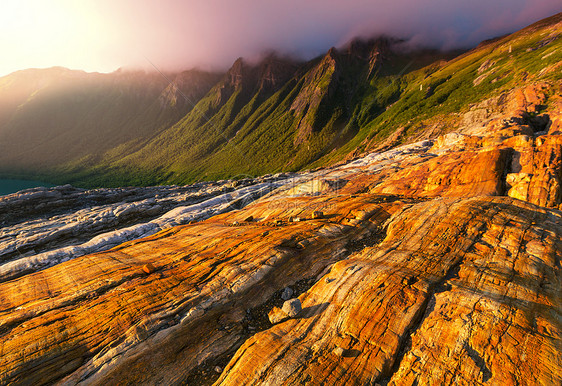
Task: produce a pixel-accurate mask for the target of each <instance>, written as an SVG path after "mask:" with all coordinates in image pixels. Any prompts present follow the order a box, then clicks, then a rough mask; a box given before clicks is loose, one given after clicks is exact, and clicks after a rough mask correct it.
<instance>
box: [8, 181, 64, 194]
mask: <svg viewBox="0 0 562 386" xmlns="http://www.w3.org/2000/svg"><path fill="white" fill-rule="evenodd" d="M38 186H44V187H51V186H53V185H51V184H47V183H45V182H41V181H31V180H3V179H0V196H4V195H6V194H10V193H15V192H18V191H20V190H23V189H30V188H36V187H38Z"/></svg>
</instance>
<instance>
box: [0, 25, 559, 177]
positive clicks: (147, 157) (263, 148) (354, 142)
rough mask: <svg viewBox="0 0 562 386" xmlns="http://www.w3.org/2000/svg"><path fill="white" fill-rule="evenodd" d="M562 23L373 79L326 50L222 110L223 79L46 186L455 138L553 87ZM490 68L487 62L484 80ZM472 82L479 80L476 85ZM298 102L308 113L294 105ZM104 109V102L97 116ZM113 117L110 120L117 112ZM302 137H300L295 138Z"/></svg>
mask: <svg viewBox="0 0 562 386" xmlns="http://www.w3.org/2000/svg"><path fill="white" fill-rule="evenodd" d="M560 20H561V16H560V15H557V16H555V17H553V18H551V19H547V20H544V21H542V22H541V23H537V24H535V25H533V26H530V27H528V28H527V29H525V30H522V31H520V32H518V33H516V34H513V35H511V36H507V37H505V38H503V39H500V40H498V41H495V42H491V43H488V44H487V45H484V46H482V47H479V48H477V49H474V50H472V51H470V52H468V53H466V54H463V55H461V56H459V57H456V58H455V59H452V60H449V61H448V62H445V61H443V60H442V59H444V58H446V59H451V58H450V57H447V56H446V55H444V54H438V53H427V52H426V53H416V54H388V55H387V58H386V61H385V62H384V64H383V65H382V67H380V68H379V69H378V71H377V72H375V73H374V74H369V64H368V63H366V62H365V61H361V60H357V59H356V58H353V57H350V56H349V55H347V56H346V54H345V53H340V54H337V53H336V54H334V53H333V52H332V54H333V55H334V57H333V58H330V57H328V56H329V54H328V55H327V56H326V57H325V58H319V59H317V60H315V61H312V62H310V63H308V64H306V66H305V67H302V68H301V71H300V72H299V73H298V75H296V76H295V77H293V78H292V79H291V80H289V81H288V82H286V83H285V84H284V85H283V86H282V87H280V89H278V90H277V91H264V90H262V89H260V88H259V87H257V86H256V85H255V84H245V85H244V86H241V87H239V88H238V89H235V90H233V92H232V94H231V95H230V97H229V98H228V99H227V100H225V101H223V102H221V103H222V105H219V104H218V102H217V101H218V100H219V99H221V98H219V96H220V95H221V94H220V93H221V87H223V86H224V81H223V83H219V84H217V85H216V86H215V87H214V88H213V89H211V90H210V91H209V93H208V94H207V95H206V96H205V97H204V98H202V99H201V100H200V101H199V103H198V104H197V105H196V106H195V108H193V109H192V110H191V111H190V112H189V113H187V114H186V115H185V116H184V117H183V118H181V119H179V118H178V119H177V120H176V122H174V123H172V124H169V125H168V126H166V120H165V119H155V116H157V115H158V112H157V110H158V109H156V108H155V109H153V110H151V109H150V108H148V109H146V108H145V110H144V112H143V113H141V114H139V115H138V117H136V118H135V119H137V120H136V122H138V123H137V125H139V126H140V127H142V125H143V124H148V125H149V126H150V125H151V126H150V128H149V129H146V130H144V131H143V130H142V129H141V130H140V131H141V132H143V133H145V134H144V135H138V136H134V137H133V138H129V139H128V140H127V139H126V138H124V139H122V140H121V141H120V142H118V143H117V145H116V146H115V145H114V146H110V145H108V149H107V150H106V151H105V152H104V153H97V154H96V156H95V157H94V156H93V155H90V156H89V157H86V158H82V159H80V158H75V159H73V160H72V162H66V163H63V164H62V166H59V167H57V168H56V169H55V170H56V171H55V173H49V174H48V179H49V180H51V181H54V182H67V181H70V182H71V183H74V184H76V185H82V186H118V185H147V184H164V183H188V182H192V181H195V180H200V179H220V178H226V177H233V176H236V175H260V174H265V173H272V172H279V171H292V170H299V169H302V168H307V167H316V166H323V165H328V164H331V163H334V162H337V161H339V160H341V159H343V158H345V157H347V156H349V154H351V153H355V154H357V153H360V152H362V151H366V150H369V149H370V148H372V147H373V146H375V145H376V144H377V143H380V142H381V141H383V140H384V139H385V138H387V137H388V136H389V135H390V134H392V133H393V132H395V131H396V129H398V128H400V127H404V128H405V131H404V135H403V137H402V138H401V140H402V141H408V140H409V139H410V138H413V137H415V136H416V135H418V134H419V133H418V132H419V131H420V130H423V128H424V127H427V126H431V125H433V124H439V125H440V126H442V127H443V130H444V131H446V130H450V129H451V128H454V126H455V124H456V120H457V118H458V113H462V112H463V111H465V110H467V109H468V108H469V106H470V104H472V103H475V102H478V101H480V100H483V99H485V98H488V97H490V96H493V95H496V94H498V93H500V92H502V91H504V90H506V89H511V88H513V87H515V86H518V85H520V83H521V82H522V80H523V79H526V81H537V80H547V81H556V80H560V77H561V75H560V73H561V71H560V69H558V70H555V71H551V72H544V71H543V70H544V69H545V68H549V67H552V66H554V65H556V64H557V63H560V62H562V47H561V46H562V43H561V39H560V37H559V35H560V34H561V33H562V31H561V28H560V27H559V26H558V27H557V28H556V30H555V29H554V28H553V27H552V25H553V24H554V23H556V22H560ZM331 59H334V60H331ZM486 61H490V62H493V63H494V64H493V65H492V66H491V67H490V68H489V69H488V70H486V71H483V72H481V73H479V71H478V69H479V68H480V67H481V66H482V64H483V63H484V62H486ZM486 74H487V75H488V76H483V75H486ZM478 77H482V78H483V79H482V82H481V83H479V84H478V85H476V86H475V85H474V80H475V79H476V78H478ZM420 88H421V89H420ZM428 90H431V92H428ZM127 103H128V102H127ZM130 103H131V106H132V105H133V102H132V101H131V102H130ZM299 104H300V105H302V106H304V105H306V107H305V108H303V109H298V108H296V109H295V106H296V105H299ZM303 104H304V105H303ZM103 109H107V106H105V107H103V108H100V110H97V111H94V112H95V113H96V114H98V113H99V111H102V110H103ZM109 111H113V112H112V114H110V116H111V115H117V114H119V112H120V111H123V110H122V109H121V107H119V106H118V107H116V108H115V109H114V110H112V109H109ZM84 114H88V112H84ZM90 114H91V112H90ZM127 114H132V116H135V113H134V111H132V112H129V113H127ZM101 115H103V114H101ZM86 116H88V115H86ZM127 116H129V115H127ZM90 117H91V116H90ZM0 118H1V116H0ZM154 120H156V121H157V122H159V125H156V126H155V125H154V124H153V123H152V122H153V121H154ZM92 121H96V119H94V118H93V117H92ZM115 122H116V121H115V120H114V121H113V123H108V124H107V125H106V126H107V127H110V126H111V124H115ZM147 122H148V123H147ZM117 123H118V124H123V125H126V123H119V122H117ZM303 127H304V131H303ZM307 130H308V131H307ZM146 133H150V135H147V134H146ZM303 133H304V134H305V135H304V137H305V138H306V139H305V140H304V141H299V140H296V139H298V138H301V136H302V135H303ZM85 143H87V141H85ZM44 176H45V174H43V175H42V177H44Z"/></svg>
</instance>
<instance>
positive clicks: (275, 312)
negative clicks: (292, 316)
mask: <svg viewBox="0 0 562 386" xmlns="http://www.w3.org/2000/svg"><path fill="white" fill-rule="evenodd" d="M267 317H268V318H269V321H270V322H271V324H277V323H281V322H284V321H285V320H287V319H289V315H287V313H286V312H285V311H283V310H282V309H281V308H279V307H273V309H272V310H271V311H269V313H268V314H267Z"/></svg>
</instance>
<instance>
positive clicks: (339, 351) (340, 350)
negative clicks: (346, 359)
mask: <svg viewBox="0 0 562 386" xmlns="http://www.w3.org/2000/svg"><path fill="white" fill-rule="evenodd" d="M332 352H333V353H334V354H336V355H337V356H339V357H341V356H343V354H345V349H343V348H341V347H336V348H335V349H334V351H332Z"/></svg>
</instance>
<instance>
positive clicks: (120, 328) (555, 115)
mask: <svg viewBox="0 0 562 386" xmlns="http://www.w3.org/2000/svg"><path fill="white" fill-rule="evenodd" d="M560 18H561V16H560V15H556V16H554V17H552V18H550V19H547V20H545V21H542V22H539V23H537V24H535V25H532V26H530V27H528V28H526V29H524V30H522V31H520V32H518V33H516V34H513V35H511V36H508V37H504V38H501V39H499V40H495V41H492V42H487V43H486V44H483V45H481V46H480V47H479V48H477V49H475V50H474V51H471V52H468V53H466V54H464V55H462V56H460V57H457V58H456V59H454V60H450V61H448V62H444V61H440V62H434V63H431V64H429V65H428V66H426V65H425V64H426V60H427V58H431V57H432V56H433V54H431V53H430V54H427V53H424V54H419V56H418V60H419V61H420V62H421V63H423V65H419V66H418V65H416V64H414V63H411V62H406V63H405V64H404V66H403V67H402V68H400V67H399V68H398V69H397V68H391V67H385V60H386V61H388V60H392V61H394V63H395V64H396V63H399V62H400V60H403V59H408V58H411V56H409V57H400V56H397V55H396V53H393V52H392V51H391V50H388V47H387V46H386V45H385V44H382V43H374V42H371V43H358V42H354V43H352V44H350V46H349V47H347V48H345V49H342V50H331V51H330V52H329V53H328V54H327V55H325V56H323V57H322V58H319V59H318V60H316V61H313V62H311V63H308V64H301V65H300V66H293V65H292V64H291V66H289V65H285V64H281V65H279V62H278V61H277V60H273V61H270V62H267V61H265V62H264V63H262V64H261V65H258V66H257V67H255V66H254V65H252V64H248V63H245V62H244V61H238V62H237V64H236V66H234V67H233V68H232V69H231V71H230V72H229V73H228V75H227V76H225V77H223V78H221V80H220V81H219V82H218V83H217V84H216V85H214V86H213V85H209V86H208V87H210V89H209V91H208V93H207V94H206V95H205V96H203V97H201V99H200V102H199V103H198V104H197V105H196V106H195V107H194V108H192V110H191V111H190V112H188V113H187V114H186V115H185V116H183V117H182V118H181V119H180V120H179V121H178V123H177V124H174V126H172V128H170V129H162V131H161V132H159V133H160V134H158V135H157V136H156V138H158V141H156V139H154V141H156V142H153V141H152V140H147V141H146V143H145V144H144V145H145V147H143V146H141V145H140V142H139V143H137V145H138V149H139V150H138V152H139V153H138V154H137V156H140V155H141V154H145V153H143V151H148V150H151V151H153V155H152V156H153V157H154V158H151V159H152V160H158V161H159V164H160V165H162V162H168V161H167V159H166V158H165V157H164V154H159V153H158V152H157V149H158V148H160V146H161V145H162V144H163V143H165V141H164V139H165V138H167V136H171V137H170V138H175V147H173V149H175V150H176V151H177V152H175V153H172V154H177V158H178V159H177V160H176V161H174V162H177V164H176V163H174V162H170V163H169V164H166V165H169V168H170V169H162V170H164V172H163V173H166V170H169V172H170V173H171V172H173V173H176V175H181V173H186V172H185V170H184V169H181V167H180V166H181V164H182V162H184V161H185V160H189V159H191V158H189V157H194V158H193V159H198V160H199V161H200V162H201V163H200V164H199V165H200V166H199V168H200V170H199V171H198V173H202V172H201V170H207V171H208V172H209V173H210V171H211V170H213V169H212V168H213V167H214V166H213V165H214V164H213V163H212V162H211V161H212V160H215V161H216V160H222V159H221V158H220V157H221V154H222V153H221V151H226V150H228V149H230V150H232V153H230V158H231V159H232V160H234V161H232V162H231V163H230V165H235V161H236V159H237V157H241V158H245V159H246V161H247V162H252V161H253V160H254V157H258V156H259V157H261V160H262V162H263V163H264V164H268V163H271V164H273V163H274V162H277V161H278V159H281V161H282V162H291V163H292V164H295V165H297V164H298V162H304V161H305V160H307V159H308V160H309V161H308V162H309V165H317V164H318V163H322V162H324V161H326V160H330V162H332V165H331V166H328V167H319V168H315V169H313V170H308V171H299V172H290V173H278V174H274V175H272V174H269V175H264V176H262V177H258V178H253V177H245V178H241V176H239V177H240V178H238V179H230V180H220V181H216V182H199V183H196V184H192V185H186V186H176V185H167V186H158V187H143V188H141V187H129V188H115V189H110V188H103V189H93V190H85V189H81V188H75V187H72V186H70V185H65V186H59V187H55V188H36V189H30V190H26V191H22V192H18V193H15V194H12V195H8V196H3V197H0V223H1V228H0V383H1V384H34V385H35V384H64V385H67V384H68V385H75V384H88V385H92V384H96V385H97V384H166V385H168V384H170V385H182V384H189V385H210V384H215V385H229V384H231V385H241V384H244V385H251V384H256V385H258V384H259V385H261V384H304V383H307V384H312V385H321V384H322V385H323V384H336V385H364V384H375V385H376V384H379V385H390V384H392V385H414V384H428V385H442V384H460V385H559V384H561V383H562V264H561V261H562V211H561V209H562V183H561V178H562V134H561V133H562V78H561V76H560V74H561V72H560V68H561V63H562V61H561V60H560V55H561V52H560V38H559V36H560V33H561V31H562V24H561V21H560ZM387 63H388V62H387ZM278 65H279V66H278ZM414 67H419V68H415V69H413V68H414ZM404 68H407V69H410V70H404ZM256 69H257V70H256ZM57 71H58V70H57ZM408 71H410V72H408ZM401 72H402V73H401ZM373 74H375V75H376V76H373ZM20 75H21V74H20ZM238 75H240V76H238ZM258 75H259V76H258ZM18 76H19V75H18ZM178 76H179V77H180V79H185V82H186V83H184V85H185V86H182V87H184V88H181V87H180V88H179V89H178V90H177V92H179V90H180V89H181V91H182V93H188V92H190V91H189V90H202V88H197V87H195V86H193V84H195V83H196V82H195V83H194V81H192V80H191V79H192V78H191V75H190V74H183V75H178ZM358 77H359V78H360V79H362V80H361V82H359V81H357V80H356V81H354V79H357V78H358ZM195 78H196V79H199V75H196V76H195ZM180 79H178V85H179V84H181V81H180ZM205 84H208V83H205ZM194 87H195V88H194ZM198 87H199V86H198ZM200 87H203V86H200ZM203 88H204V87H203ZM156 89H157V88H156V87H155V90H156ZM166 90H167V91H166V92H164V93H162V92H161V91H160V92H158V93H156V92H155V94H154V95H155V99H154V100H155V101H157V104H155V106H157V107H158V109H160V108H162V106H167V107H166V108H176V107H175V106H178V104H179V102H178V101H179V98H178V99H176V102H173V100H174V99H173V98H174V95H176V94H175V93H176V90H174V89H171V88H169V89H166ZM221 90H225V91H224V92H225V94H222V95H225V97H224V98H226V99H223V100H220V99H217V95H221V93H222V92H223V91H221ZM374 90H377V91H376V92H375V91H374ZM22 92H23V91H22ZM194 92H195V91H194ZM373 93H374V94H373ZM180 95H181V94H180ZM31 99H33V98H31ZM141 100H144V99H142V98H141ZM24 107H25V105H24ZM186 108H187V107H186ZM7 110H8V108H6V109H5V110H4V111H7ZM16 110H17V109H16ZM211 112H214V113H213V114H212V115H209V114H210V113H211ZM326 113H330V114H333V115H330V116H329V117H327V116H326V115H325V114H326ZM289 117H291V118H289ZM373 117H375V118H373ZM268 120H271V121H268ZM273 121H275V122H276V125H277V126H275V127H277V128H284V129H287V128H289V129H287V130H288V131H287V135H285V137H283V138H277V139H276V141H277V142H275V141H272V143H273V144H274V145H275V146H277V147H278V148H279V149H274V148H272V147H270V146H264V145H263V142H260V141H259V140H258V139H259V138H261V137H263V136H265V138H266V139H269V138H273V137H274V136H275V135H277V134H278V131H275V130H274V129H272V127H274V126H270V125H269V123H267V122H273ZM320 122H324V123H325V124H324V125H323V126H322V125H320V124H319V123H320ZM326 122H327V123H326ZM221 125H222V126H221ZM284 125H285V126H284ZM307 125H310V126H307ZM196 126H197V127H199V128H200V129H201V130H209V131H208V133H213V131H212V130H215V129H216V128H218V127H221V128H225V130H223V131H220V132H218V133H217V134H216V135H215V136H214V137H213V136H212V135H211V134H209V137H207V138H205V139H204V140H201V141H200V142H198V143H197V142H196V138H197V135H199V134H200V133H201V131H194V130H191V129H189V128H193V127H196ZM354 127H355V129H354ZM266 129H271V130H273V132H269V131H268V130H266ZM297 129H298V130H297ZM301 129H302V130H301ZM299 133H301V134H302V136H299V135H300V134H299ZM330 133H332V134H333V133H335V134H334V135H335V137H330V135H329V134H330ZM297 138H299V140H298V141H296V139H297ZM334 138H346V141H343V140H342V141H339V140H335V139H334ZM250 139H251V141H253V142H252V146H254V147H248V148H247V149H254V150H255V152H254V153H252V154H250V153H244V152H243V150H244V149H246V147H244V146H250V145H249V143H250V142H247V141H250ZM186 141H187V142H186ZM190 141H191V142H190ZM315 141H324V142H322V143H323V144H324V145H325V147H322V148H321V147H318V148H315V147H314V146H315V144H318V143H320V142H315ZM170 143H171V142H170ZM187 143H193V144H194V145H193V146H195V147H194V149H195V150H193V152H194V153H192V155H190V156H189V157H187V156H185V154H184V153H181V152H179V150H180V149H182V148H185V146H186V144H187ZM404 143H405V144H404ZM157 144H158V145H157ZM235 145H236V146H235ZM128 146H129V144H127V143H124V144H122V145H121V147H120V148H119V149H120V150H119V151H126V149H128ZM170 146H171V145H170ZM209 146H214V149H215V150H216V149H218V147H217V146H219V147H221V146H222V148H221V149H223V150H220V151H213V152H212V155H209V154H210V153H209V152H210V150H209V148H208V147H209ZM271 146H273V145H271ZM306 147H310V148H311V150H310V151H308V152H307V153H306V154H305V153H299V151H301V150H296V151H293V152H292V153H291V152H289V154H290V155H291V158H290V161H287V159H286V158H283V157H284V156H286V154H285V155H283V156H281V155H279V154H280V153H279V152H280V151H289V150H288V149H305V148H306ZM326 148H330V149H331V150H330V152H329V154H331V156H333V158H330V157H328V158H323V157H325V156H322V157H320V158H317V156H318V154H320V153H322V152H323V151H325V149H326ZM143 149H145V150H143ZM224 149H226V150H224ZM235 149H238V150H235ZM315 149H317V150H318V149H321V151H320V150H318V151H319V152H320V153H318V154H316V153H314V151H315ZM237 151H240V152H241V153H242V154H238V153H237ZM115 152H116V153H117V151H115ZM116 153H115V154H116ZM313 153H314V154H316V155H315V156H314V157H313V158H312V159H314V160H315V161H314V162H318V163H310V158H307V157H312V156H311V154H313ZM108 154H109V155H110V156H112V155H114V153H111V151H109V153H108ZM146 154H148V153H146ZM181 154H184V156H185V157H187V158H182V156H181ZM299 154H301V155H299ZM130 157H131V159H130V160H129V161H127V162H133V161H134V160H135V155H134V154H131V155H130ZM158 157H162V158H161V159H160V158H158ZM213 157H218V158H213ZM299 157H302V158H299ZM315 157H316V158H315ZM336 160H339V161H338V162H336ZM119 162H125V161H124V160H120V161H119ZM135 162H136V161H135ZM133 164H135V163H134V162H133ZM115 165H117V164H115ZM118 165H124V164H121V163H118ZM139 165H140V164H139ZM106 166H108V167H109V164H108V165H106ZM99 167H102V166H99ZM68 170H70V169H68ZM162 170H161V172H162ZM232 170H237V169H232ZM194 175H195V174H193V175H190V174H185V176H194ZM209 176H211V174H209ZM186 178H187V177H186Z"/></svg>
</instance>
